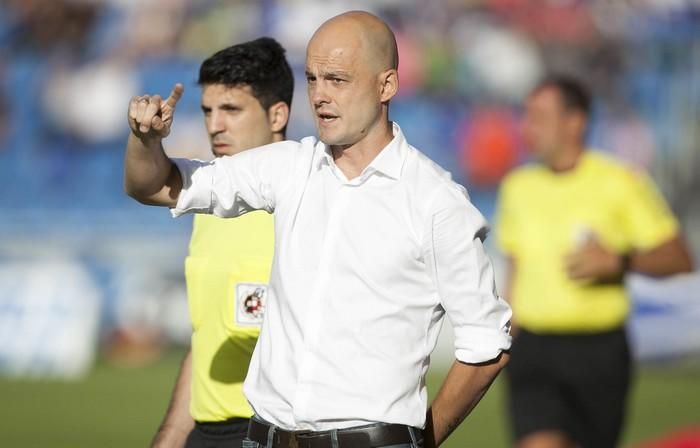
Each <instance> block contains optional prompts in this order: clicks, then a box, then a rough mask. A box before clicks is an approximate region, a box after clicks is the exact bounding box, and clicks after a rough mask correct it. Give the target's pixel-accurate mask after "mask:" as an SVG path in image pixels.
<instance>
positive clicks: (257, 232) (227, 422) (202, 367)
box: [153, 38, 294, 448]
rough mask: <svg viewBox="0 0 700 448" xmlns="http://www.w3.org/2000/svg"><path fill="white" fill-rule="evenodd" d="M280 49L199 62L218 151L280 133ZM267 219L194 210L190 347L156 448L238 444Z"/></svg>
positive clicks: (283, 111) (258, 315)
mask: <svg viewBox="0 0 700 448" xmlns="http://www.w3.org/2000/svg"><path fill="white" fill-rule="evenodd" d="M284 53H285V51H284V49H283V48H282V47H281V46H280V45H279V44H278V43H277V42H276V41H275V40H273V39H271V38H261V39H257V40H254V41H251V42H246V43H242V44H238V45H234V46H232V47H229V48H226V49H224V50H221V51H219V52H217V53H216V54H214V55H213V56H211V57H210V58H208V59H207V60H205V61H204V63H203V64H202V66H201V68H200V71H199V81H198V83H199V85H200V86H202V112H204V120H205V123H206V127H207V131H208V133H209V138H210V141H211V150H212V152H213V153H214V154H215V155H216V156H217V157H218V156H223V155H233V154H237V153H239V152H242V151H245V150H247V149H250V148H253V147H256V146H261V145H266V144H268V143H273V142H278V141H282V140H284V137H285V131H286V127H287V121H288V119H289V110H290V107H291V103H292V92H293V90H294V78H293V75H292V71H291V69H290V67H289V64H288V63H287V60H286V58H285V55H284ZM272 221H273V220H272V216H271V215H269V214H267V213H265V212H262V211H258V212H252V213H248V214H246V215H245V216H243V217H241V218H240V219H220V218H217V217H214V216H210V215H197V216H195V219H194V228H193V230H192V238H191V241H190V253H189V257H187V260H186V263H185V277H186V280H187V294H188V301H189V307H190V317H191V319H192V327H193V333H192V348H191V351H190V353H188V354H187V355H186V357H185V359H184V360H183V363H182V367H181V369H180V374H179V377H178V380H177V383H176V386H175V390H174V391H173V397H172V400H171V403H170V408H169V409H168V413H167V415H166V416H165V419H164V420H163V423H162V425H161V427H160V429H159V431H158V434H157V435H156V437H155V439H154V441H153V446H154V447H168V448H173V447H182V446H186V447H188V448H205V447H206V448H216V447H222V448H223V447H228V448H232V447H240V446H241V441H242V440H243V438H244V437H245V435H246V430H247V429H248V419H249V418H250V416H251V415H252V414H253V411H252V410H251V409H250V406H249V405H248V402H247V401H246V399H245V397H244V396H243V391H242V386H243V380H244V378H245V375H246V372H247V370H248V364H249V363H250V357H251V355H252V353H253V348H254V347H255V342H256V341H257V337H258V334H259V331H260V322H261V321H262V312H263V311H264V305H265V302H264V301H265V299H266V291H267V286H266V284H267V282H268V279H269V274H270V266H271V264H272V253H273V248H274V230H273V224H272ZM251 302H252V303H254V304H255V306H252V305H251ZM195 421H196V423H195ZM185 439H187V440H186V444H185Z"/></svg>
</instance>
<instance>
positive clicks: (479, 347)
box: [454, 313, 512, 364]
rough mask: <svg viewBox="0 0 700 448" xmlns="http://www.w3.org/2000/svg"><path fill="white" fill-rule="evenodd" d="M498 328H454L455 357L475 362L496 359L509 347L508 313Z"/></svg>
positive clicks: (465, 361) (470, 362)
mask: <svg viewBox="0 0 700 448" xmlns="http://www.w3.org/2000/svg"><path fill="white" fill-rule="evenodd" d="M504 317H505V322H502V325H501V327H500V328H493V327H491V328H489V327H481V326H470V327H460V328H454V333H455V347H456V349H455V357H456V358H457V359H458V360H459V361H461V362H464V363H468V364H477V363H481V362H487V361H491V360H493V359H496V358H497V357H498V355H500V354H501V352H503V351H507V350H509V349H510V344H511V341H512V338H511V336H510V313H508V314H507V317H506V316H504Z"/></svg>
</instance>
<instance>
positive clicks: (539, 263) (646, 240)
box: [496, 77, 692, 448]
mask: <svg viewBox="0 0 700 448" xmlns="http://www.w3.org/2000/svg"><path fill="white" fill-rule="evenodd" d="M589 108H590V98H589V95H588V93H587V92H586V90H585V89H584V87H583V86H582V85H581V84H580V83H579V82H578V81H577V80H575V79H571V78H567V77H552V78H550V79H547V80H545V81H544V82H542V83H541V84H540V85H539V86H538V87H537V88H535V90H534V91H533V92H532V93H531V94H530V97H529V98H528V100H527V103H526V110H525V117H524V128H523V131H524V137H525V142H526V144H527V145H528V146H529V148H530V149H531V151H532V152H533V154H534V155H535V157H536V158H537V159H539V162H540V163H538V164H534V165H532V166H527V167H524V168H520V169H518V170H516V171H515V172H513V173H511V174H510V175H509V176H508V177H507V178H506V179H505V180H504V182H503V185H502V187H501V193H500V200H499V211H498V222H497V227H496V230H497V237H498V241H499V244H500V246H501V248H502V249H503V251H504V252H505V253H506V254H507V255H508V256H509V259H510V268H511V269H510V274H511V276H510V279H511V281H510V285H509V287H508V289H509V292H510V294H507V296H508V297H510V299H511V301H512V306H513V316H514V327H515V331H514V340H513V347H512V353H511V360H510V365H509V366H508V368H507V372H508V379H509V382H508V384H509V393H510V397H509V399H510V412H511V417H512V421H513V427H514V432H515V439H516V445H517V447H518V448H564V447H572V448H573V447H575V446H578V447H583V448H614V447H616V446H617V441H618V438H619V435H620V430H621V428H622V424H623V417H624V408H625V401H626V396H627V391H628V388H629V382H630V371H631V368H630V354H629V349H628V345H627V338H626V335H625V330H624V324H625V319H626V318H627V315H628V313H629V308H630V305H629V301H628V299H627V297H626V295H625V291H624V288H623V283H622V280H623V276H624V275H625V273H627V272H629V271H634V272H639V273H642V274H646V275H651V276H665V275H670V274H674V273H679V272H687V271H690V270H691V269H692V262H691V260H690V256H689V254H688V249H687V247H686V245H685V244H684V242H683V241H682V239H681V238H680V232H679V226H678V223H677V221H676V219H675V218H674V217H673V215H672V214H671V212H670V210H669V209H668V207H667V205H666V203H665V202H664V200H663V198H662V197H661V196H660V195H659V194H658V192H657V191H656V189H655V187H654V185H653V184H652V183H651V181H650V180H649V179H648V178H647V177H646V176H644V175H642V174H641V173H638V172H635V171H632V170H631V169H629V168H627V167H625V166H623V165H622V164H620V163H619V162H616V161H614V160H612V159H610V158H609V157H607V156H604V155H603V154H601V153H599V152H593V151H589V150H587V149H586V148H585V146H584V138H585V134H586V127H587V123H588V115H589Z"/></svg>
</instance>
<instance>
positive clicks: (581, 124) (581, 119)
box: [569, 111, 588, 136]
mask: <svg viewBox="0 0 700 448" xmlns="http://www.w3.org/2000/svg"><path fill="white" fill-rule="evenodd" d="M569 120H570V126H571V127H572V128H573V133H574V134H576V135H579V136H585V135H586V128H587V127H588V120H587V119H586V116H585V115H584V114H583V113H582V112H578V111H577V112H575V113H572V114H571V115H570V117H569Z"/></svg>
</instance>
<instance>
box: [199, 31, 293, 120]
mask: <svg viewBox="0 0 700 448" xmlns="http://www.w3.org/2000/svg"><path fill="white" fill-rule="evenodd" d="M284 54H285V49H284V48H283V47H282V45H280V44H279V42H277V41H276V40H275V39H273V38H271V37H261V38H259V39H255V40H252V41H250V42H244V43H241V44H237V45H232V46H230V47H228V48H224V49H223V50H220V51H218V52H216V53H214V54H213V55H212V56H210V57H209V58H207V59H206V60H205V61H204V62H203V63H202V65H201V67H200V68H199V79H198V80H197V84H199V85H200V86H204V85H207V84H224V85H226V86H229V87H238V86H250V88H251V91H252V94H253V96H254V97H255V98H256V99H257V100H258V101H259V102H260V105H261V106H262V107H263V108H264V109H266V110H267V109H268V108H269V107H270V106H272V105H273V104H275V103H277V102H280V101H283V102H285V103H287V105H288V106H290V107H291V105H292V94H293V92H294V76H293V75H292V69H291V68H290V67H289V63H288V62H287V58H286V57H285V55H284Z"/></svg>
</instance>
